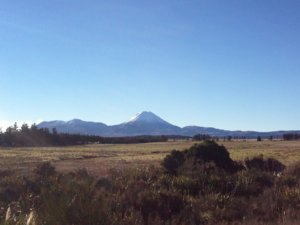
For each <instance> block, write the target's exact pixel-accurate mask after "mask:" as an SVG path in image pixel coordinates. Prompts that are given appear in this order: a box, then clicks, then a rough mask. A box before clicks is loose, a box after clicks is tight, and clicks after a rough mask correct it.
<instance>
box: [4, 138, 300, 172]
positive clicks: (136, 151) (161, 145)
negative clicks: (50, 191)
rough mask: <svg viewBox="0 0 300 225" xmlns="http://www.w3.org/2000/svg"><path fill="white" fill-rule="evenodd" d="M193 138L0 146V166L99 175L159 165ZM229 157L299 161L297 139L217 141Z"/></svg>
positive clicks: (187, 145)
mask: <svg viewBox="0 0 300 225" xmlns="http://www.w3.org/2000/svg"><path fill="white" fill-rule="evenodd" d="M194 143H196V142H192V141H173V140H172V141H168V142H156V143H145V144H89V145H78V146H66V147H20V148H19V147H0V170H5V169H15V170H17V171H21V172H23V173H25V174H30V173H31V172H32V170H33V169H34V168H35V167H36V165H37V164H39V163H41V162H45V161H50V162H51V164H53V165H54V166H55V167H56V169H57V170H61V171H65V172H70V171H75V170H77V169H80V168H86V169H87V171H89V173H91V174H94V175H103V174H105V173H106V171H107V169H109V168H112V167H115V168H119V169H122V168H125V167H128V166H130V165H141V164H144V165H150V164H154V165H159V163H160V162H161V160H162V159H163V158H164V157H165V156H166V155H167V154H168V153H169V152H170V151H171V150H173V149H176V150H183V149H185V148H189V147H190V146H192V145H193V144H194ZM217 143H218V144H219V145H224V146H225V147H226V149H227V150H228V151H229V153H230V157H231V158H232V159H233V160H238V161H243V160H244V159H245V158H246V157H249V158H251V157H253V156H257V155H260V154H263V155H264V157H274V158H275V159H277V160H279V161H280V162H282V163H284V164H285V165H289V164H292V163H295V162H299V161H300V141H280V140H275V141H268V140H263V141H261V142H257V141H256V140H246V141H242V140H238V141H237V140H234V141H230V142H228V141H225V142H224V141H218V142H217Z"/></svg>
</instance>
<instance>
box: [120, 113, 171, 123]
mask: <svg viewBox="0 0 300 225" xmlns="http://www.w3.org/2000/svg"><path fill="white" fill-rule="evenodd" d="M133 122H148V123H163V124H169V123H168V122H167V121H164V120H163V119H161V118H160V117H158V116H157V115H155V114H154V113H152V112H150V111H149V112H147V111H142V112H139V113H138V114H136V115H135V116H133V117H131V118H130V119H129V120H127V121H126V122H125V123H133Z"/></svg>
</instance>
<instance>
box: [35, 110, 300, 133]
mask: <svg viewBox="0 0 300 225" xmlns="http://www.w3.org/2000/svg"><path fill="white" fill-rule="evenodd" d="M37 127H38V128H41V127H44V128H45V127H47V128H49V129H50V131H51V130H52V128H54V127H55V128H56V129H57V131H58V132H59V133H61V132H63V133H70V134H88V135H100V136H106V137H120V136H137V135H163V134H164V135H184V136H193V135H195V134H209V135H210V136H218V137H220V138H222V137H224V136H229V135H230V136H233V137H234V136H239V137H241V136H245V137H247V138H256V137H257V136H261V137H269V136H270V135H272V136H273V138H276V137H277V136H278V137H279V138H281V137H282V134H285V133H300V131H299V130H294V131H272V132H256V131H240V130H237V131H229V130H221V129H216V128H212V127H198V126H186V127H183V128H180V127H178V126H175V125H172V124H170V123H168V122H167V121H165V120H163V119H161V118H160V117H158V116H156V115H155V114H154V113H152V112H146V111H143V112H140V113H138V114H136V115H135V116H133V117H132V118H130V119H129V120H127V121H126V122H124V123H121V124H118V125H112V126H107V125H106V124H104V123H99V122H87V121H82V120H79V119H73V120H70V121H60V120H55V121H49V122H41V123H40V124H38V125H37Z"/></svg>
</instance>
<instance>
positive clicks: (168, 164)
mask: <svg viewBox="0 0 300 225" xmlns="http://www.w3.org/2000/svg"><path fill="white" fill-rule="evenodd" d="M183 163H184V154H183V153H182V152H180V151H177V150H172V151H171V153H170V154H169V155H167V156H166V157H165V158H164V159H163V161H162V163H161V165H162V167H163V168H164V169H165V172H166V173H169V174H172V175H177V170H178V168H179V167H180V166H181V165H182V164H183Z"/></svg>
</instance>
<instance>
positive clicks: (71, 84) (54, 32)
mask: <svg viewBox="0 0 300 225" xmlns="http://www.w3.org/2000/svg"><path fill="white" fill-rule="evenodd" d="M299 10H300V1H298V0H294V1H292V0H291V1H282V0H268V1H267V0H266V1H262V0H253V1H240V0H236V1H233V0H228V1H223V0H219V1H216V0H205V1H202V0H185V1H183V0H182V1H179V0H172V1H161V0H152V1H140V0H136V1H133V0H128V1H123V0H119V1H114V0H112V1H83V0H52V1H40V0H36V1H34V0H31V1H30V0H29V1H19V0H10V1H2V2H1V7H0V88H1V98H0V99H1V107H0V126H2V127H3V128H2V129H5V127H6V126H8V124H11V125H12V123H13V122H14V121H18V122H19V123H22V122H23V121H26V122H28V123H32V122H37V121H39V120H43V121H50V120H71V119H73V118H78V119H82V120H86V121H96V122H103V123H106V124H108V125H112V124H119V123H122V122H124V121H126V120H127V119H129V118H130V117H132V116H134V115H135V114H136V113H138V112H140V111H152V112H153V113H155V114H156V115H158V116H160V117H161V118H162V119H165V120H167V121H168V122H170V123H172V124H175V125H178V126H181V127H183V126H187V125H198V126H205V127H215V128H221V129H228V130H256V131H272V130H300V120H299V118H300V115H299V112H300V104H299V100H300V88H299V86H300V26H299V24H300V14H299Z"/></svg>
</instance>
